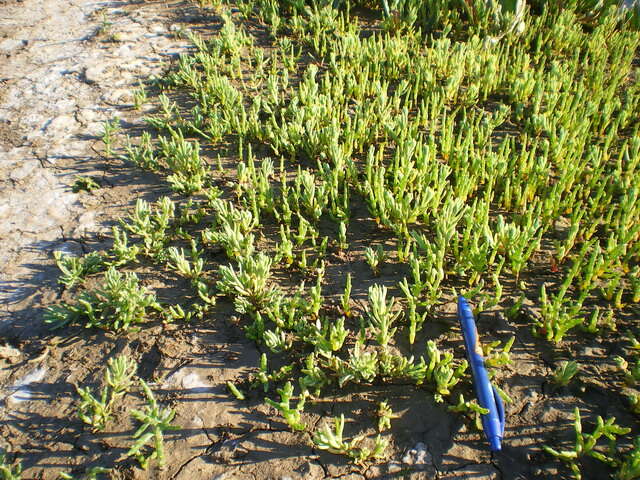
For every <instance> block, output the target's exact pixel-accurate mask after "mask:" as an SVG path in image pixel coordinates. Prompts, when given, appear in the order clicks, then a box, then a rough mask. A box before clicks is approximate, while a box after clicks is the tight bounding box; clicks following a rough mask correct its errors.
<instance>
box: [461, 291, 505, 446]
mask: <svg viewBox="0 0 640 480" xmlns="http://www.w3.org/2000/svg"><path fill="white" fill-rule="evenodd" d="M458 317H459V320H460V327H461V328H462V333H463V336H464V342H465V346H466V349H467V357H468V359H469V366H470V367H471V373H472V374H473V386H474V388H475V391H476V396H477V398H478V404H479V405H480V406H481V407H482V408H486V409H487V410H489V413H487V414H485V415H482V426H483V429H484V433H485V435H486V437H487V440H489V444H490V446H491V450H492V451H497V450H500V449H501V446H500V443H501V440H502V432H503V428H504V420H503V419H501V418H500V416H499V413H498V409H499V408H500V407H499V406H498V402H499V401H500V399H496V398H495V396H496V395H497V393H496V392H495V391H494V389H493V387H492V386H491V382H490V381H489V374H488V373H487V369H486V367H485V364H484V357H483V355H482V348H481V347H480V342H479V341H478V331H477V330H476V324H475V322H474V320H473V313H472V312H471V308H469V305H468V304H467V301H466V300H465V298H464V297H460V298H459V299H458ZM500 409H501V408H500Z"/></svg>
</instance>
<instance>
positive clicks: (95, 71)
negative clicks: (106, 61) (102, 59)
mask: <svg viewBox="0 0 640 480" xmlns="http://www.w3.org/2000/svg"><path fill="white" fill-rule="evenodd" d="M103 76H104V67H103V66H101V65H93V66H91V67H87V69H86V70H85V71H84V78H85V80H86V81H87V83H99V82H100V80H102V77H103Z"/></svg>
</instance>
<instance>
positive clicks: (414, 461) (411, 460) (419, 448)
mask: <svg viewBox="0 0 640 480" xmlns="http://www.w3.org/2000/svg"><path fill="white" fill-rule="evenodd" d="M402 461H403V463H406V464H407V465H413V466H415V467H416V468H422V469H425V468H426V467H428V466H431V465H433V458H432V457H431V454H430V453H429V452H428V450H427V446H426V445H425V444H424V443H422V442H418V443H416V446H415V447H413V448H412V449H411V450H409V451H408V452H407V453H406V454H405V456H404V457H402Z"/></svg>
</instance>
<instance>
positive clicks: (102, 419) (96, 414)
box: [77, 355, 138, 430]
mask: <svg viewBox="0 0 640 480" xmlns="http://www.w3.org/2000/svg"><path fill="white" fill-rule="evenodd" d="M137 368H138V366H137V364H136V363H135V362H134V361H133V360H131V359H130V358H129V357H127V356H126V355H121V356H119V357H115V358H110V359H109V361H108V362H107V370H106V372H105V377H104V382H105V384H106V385H105V386H104V388H103V389H102V393H101V394H100V397H99V398H96V397H95V396H94V395H93V393H92V391H91V388H89V387H86V388H81V387H77V391H78V395H80V398H81V399H82V401H81V402H80V405H79V407H78V416H79V417H80V419H81V420H82V421H83V422H84V423H86V424H88V425H91V426H92V427H93V429H94V430H104V429H105V427H106V425H107V422H108V421H109V420H110V419H111V417H112V412H113V407H114V406H115V403H116V402H117V401H118V399H119V398H121V397H122V396H123V395H124V394H126V393H127V392H128V391H129V390H130V389H131V387H132V385H133V377H134V376H135V374H136V370H137Z"/></svg>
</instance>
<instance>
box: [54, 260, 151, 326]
mask: <svg viewBox="0 0 640 480" xmlns="http://www.w3.org/2000/svg"><path fill="white" fill-rule="evenodd" d="M161 309H162V308H161V307H160V305H159V304H158V302H157V300H156V297H155V295H154V294H153V293H150V292H149V290H147V289H146V288H145V287H142V286H140V285H139V280H138V277H137V276H136V274H135V273H133V272H129V273H126V274H124V275H123V274H121V273H120V272H119V271H118V270H116V269H115V268H114V267H110V268H109V269H108V270H107V271H106V273H105V275H104V283H103V285H102V286H101V287H98V288H96V289H94V290H88V291H84V292H82V293H81V294H80V295H79V297H78V300H77V302H76V303H75V304H69V303H62V304H60V305H54V306H51V307H49V308H47V310H46V312H45V314H44V321H45V323H49V324H51V325H52V326H53V328H60V327H63V326H65V325H68V324H72V323H83V324H84V326H85V327H86V328H90V327H97V328H102V329H105V330H113V331H116V332H117V331H127V330H129V329H130V328H131V327H132V326H133V325H135V324H138V323H141V322H143V321H144V320H145V319H146V317H147V315H148V314H149V311H150V310H161Z"/></svg>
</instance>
